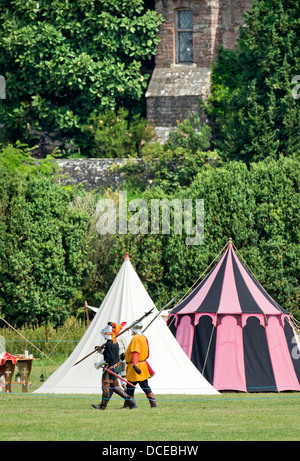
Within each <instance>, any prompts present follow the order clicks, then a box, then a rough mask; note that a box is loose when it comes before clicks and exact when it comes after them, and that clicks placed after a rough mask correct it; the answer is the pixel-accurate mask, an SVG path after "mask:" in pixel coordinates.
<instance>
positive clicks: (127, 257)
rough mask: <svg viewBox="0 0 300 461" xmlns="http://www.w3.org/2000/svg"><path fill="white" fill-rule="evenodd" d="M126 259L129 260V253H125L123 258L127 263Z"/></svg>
mask: <svg viewBox="0 0 300 461" xmlns="http://www.w3.org/2000/svg"><path fill="white" fill-rule="evenodd" d="M128 259H129V253H128V252H127V253H126V257H125V261H127V260H128Z"/></svg>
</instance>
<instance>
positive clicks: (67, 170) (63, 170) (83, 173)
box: [56, 158, 142, 191]
mask: <svg viewBox="0 0 300 461" xmlns="http://www.w3.org/2000/svg"><path fill="white" fill-rule="evenodd" d="M127 161H128V160H127V159H120V158H109V159H101V158H96V159H94V158H92V159H59V160H56V163H57V164H58V165H59V168H60V174H61V175H62V176H63V177H62V178H61V179H60V183H61V184H64V185H69V184H70V185H77V184H83V186H84V189H85V190H87V191H91V190H95V189H98V188H102V187H110V188H112V189H115V188H117V187H118V186H119V185H121V184H122V183H123V182H124V181H125V179H126V175H125V173H124V172H121V171H120V170H119V169H118V168H116V166H122V165H124V164H125V163H126V162H127ZM132 161H134V162H136V163H138V162H141V161H142V160H141V159H134V160H131V162H132Z"/></svg>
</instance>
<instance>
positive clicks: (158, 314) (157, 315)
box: [143, 296, 176, 333]
mask: <svg viewBox="0 0 300 461" xmlns="http://www.w3.org/2000/svg"><path fill="white" fill-rule="evenodd" d="M175 298H176V296H174V298H172V299H171V301H169V302H168V303H167V304H166V305H165V306H164V307H163V308H162V309H161V310H160V311H159V312H158V313H157V314H156V316H155V317H154V319H152V320H151V322H150V323H149V324H148V325H147V326H146V327H145V328H144V329H143V333H144V332H145V331H146V330H147V328H149V327H150V325H151V323H153V322H154V320H156V319H157V317H159V316H160V314H161V313H162V311H163V310H165V309H166V308H167V307H168V306H169V305H170V304H171V303H172V302H173V301H174V299H175Z"/></svg>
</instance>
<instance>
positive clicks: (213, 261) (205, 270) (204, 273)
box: [175, 243, 228, 307]
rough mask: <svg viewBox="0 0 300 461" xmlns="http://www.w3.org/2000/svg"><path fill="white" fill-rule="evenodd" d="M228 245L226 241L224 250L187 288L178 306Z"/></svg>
mask: <svg viewBox="0 0 300 461" xmlns="http://www.w3.org/2000/svg"><path fill="white" fill-rule="evenodd" d="M227 245H228V243H226V245H225V246H224V247H223V248H222V250H220V251H219V253H218V254H217V256H216V257H215V259H214V260H213V261H212V262H211V263H210V264H209V265H208V266H207V268H206V269H205V271H204V272H202V274H201V275H199V277H198V279H197V280H196V282H194V283H193V285H192V286H191V287H190V288H189V289H188V290H187V292H186V293H185V294H184V295H183V296H182V298H181V299H180V300H179V301H178V303H177V304H176V306H178V305H179V304H180V303H181V301H182V300H183V299H184V298H186V296H187V294H188V293H189V291H191V290H192V289H193V288H194V286H195V285H197V283H198V282H199V280H200V279H201V278H202V277H203V275H204V274H205V273H206V272H207V271H208V269H209V268H210V267H211V266H212V265H213V263H214V262H215V261H216V260H217V259H218V257H219V256H220V254H221V253H222V252H223V250H224V249H225V248H226V246H227ZM176 306H175V307H176Z"/></svg>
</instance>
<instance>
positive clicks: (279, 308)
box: [236, 256, 289, 314]
mask: <svg viewBox="0 0 300 461" xmlns="http://www.w3.org/2000/svg"><path fill="white" fill-rule="evenodd" d="M236 257H237V256H236ZM239 261H240V259H239ZM240 262H241V261H240ZM241 264H242V263H241ZM243 268H244V269H245V271H246V272H247V274H248V275H249V277H250V278H251V280H252V281H253V283H254V284H255V286H256V287H257V288H258V289H259V291H260V292H261V293H262V294H263V295H264V297H265V298H267V300H268V301H269V302H270V303H271V304H272V306H274V307H275V309H277V310H278V311H280V312H282V313H283V314H289V312H288V311H286V310H285V309H284V308H283V307H281V306H280V304H278V303H277V302H276V301H275V300H274V299H272V298H271V296H270V295H269V294H268V292H267V291H266V290H265V289H264V288H263V287H262V286H261V285H260V283H259V282H258V281H257V280H256V279H255V278H254V277H253V275H251V273H250V272H249V271H248V270H247V268H246V267H245V266H244V265H243Z"/></svg>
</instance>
